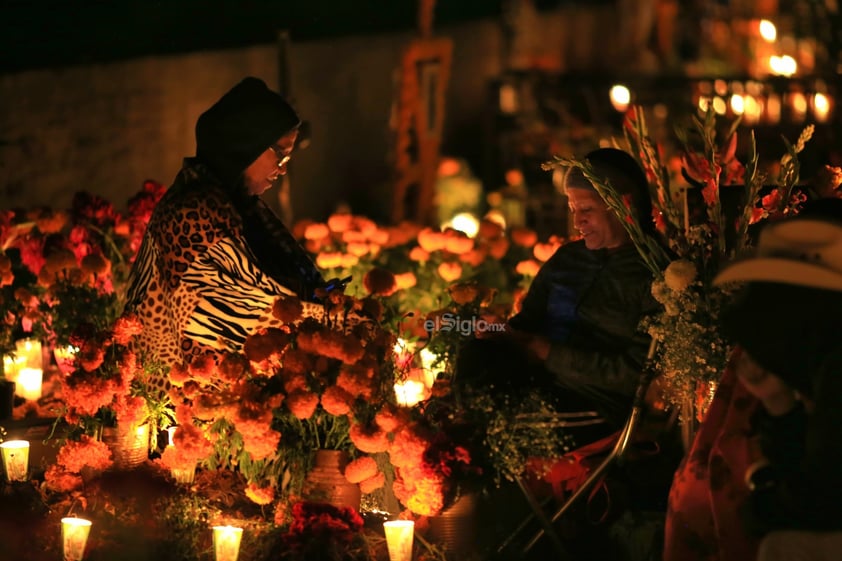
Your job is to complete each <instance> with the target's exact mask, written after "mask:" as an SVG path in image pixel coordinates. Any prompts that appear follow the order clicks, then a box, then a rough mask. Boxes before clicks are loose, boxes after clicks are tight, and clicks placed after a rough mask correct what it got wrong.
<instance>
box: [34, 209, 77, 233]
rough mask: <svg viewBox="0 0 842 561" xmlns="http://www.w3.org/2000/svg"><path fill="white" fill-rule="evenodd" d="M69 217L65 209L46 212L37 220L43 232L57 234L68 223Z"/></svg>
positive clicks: (39, 228)
mask: <svg viewBox="0 0 842 561" xmlns="http://www.w3.org/2000/svg"><path fill="white" fill-rule="evenodd" d="M68 220H69V218H68V216H67V213H66V212H65V211H63V210H59V211H50V212H45V213H43V214H42V215H41V216H39V217H38V218H37V220H36V221H35V223H36V225H37V226H38V230H39V231H40V232H41V233H42V234H47V235H49V234H57V233H59V232H61V230H62V228H64V227H65V226H66V225H67V222H68Z"/></svg>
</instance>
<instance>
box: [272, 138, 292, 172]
mask: <svg viewBox="0 0 842 561" xmlns="http://www.w3.org/2000/svg"><path fill="white" fill-rule="evenodd" d="M269 148H271V149H272V152H274V153H275V157H276V158H278V162H277V163H276V164H275V165H276V166H278V169H284V166H286V165H287V163H289V159H290V155H289V154H287V153H286V150H284V149H283V148H281V147H280V146H278V145H277V144H272V145H270V146H269Z"/></svg>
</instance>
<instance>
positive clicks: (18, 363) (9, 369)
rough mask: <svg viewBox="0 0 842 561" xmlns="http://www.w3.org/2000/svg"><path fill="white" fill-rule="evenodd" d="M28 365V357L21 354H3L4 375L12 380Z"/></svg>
mask: <svg viewBox="0 0 842 561" xmlns="http://www.w3.org/2000/svg"><path fill="white" fill-rule="evenodd" d="M24 366H26V357H25V356H19V355H14V354H12V355H3V375H4V376H5V377H6V379H7V380H9V381H10V382H14V381H15V380H17V378H18V371H19V370H20V369H21V368H23V367H24Z"/></svg>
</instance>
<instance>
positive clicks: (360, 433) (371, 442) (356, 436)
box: [348, 423, 389, 454]
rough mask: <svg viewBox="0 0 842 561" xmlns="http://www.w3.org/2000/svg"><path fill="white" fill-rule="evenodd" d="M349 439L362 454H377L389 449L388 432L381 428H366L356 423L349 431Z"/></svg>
mask: <svg viewBox="0 0 842 561" xmlns="http://www.w3.org/2000/svg"><path fill="white" fill-rule="evenodd" d="M348 437H349V438H350V439H351V442H353V443H354V446H356V447H357V448H358V449H359V450H360V451H361V452H365V453H367V454H376V453H377V452H385V451H386V450H388V449H389V436H388V434H387V433H386V431H384V430H381V429H380V428H379V427H374V428H366V427H365V426H363V425H361V424H359V423H354V424H352V425H351V428H350V429H349V430H348Z"/></svg>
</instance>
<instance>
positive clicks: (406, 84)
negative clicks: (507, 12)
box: [391, 0, 453, 223]
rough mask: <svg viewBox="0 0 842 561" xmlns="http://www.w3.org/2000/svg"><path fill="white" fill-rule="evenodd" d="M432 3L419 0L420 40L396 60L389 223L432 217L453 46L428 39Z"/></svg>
mask: <svg viewBox="0 0 842 561" xmlns="http://www.w3.org/2000/svg"><path fill="white" fill-rule="evenodd" d="M434 7H435V0H420V1H419V9H418V27H419V32H420V37H419V38H417V39H414V40H412V41H411V42H410V43H409V45H407V47H406V48H405V49H404V52H403V56H402V57H401V68H400V77H399V80H398V94H397V99H395V103H394V107H395V110H396V115H395V118H396V123H395V129H396V140H395V158H394V160H395V164H394V165H395V184H394V192H393V199H392V213H391V214H392V216H391V218H392V221H393V222H394V223H397V222H400V221H401V220H406V219H411V220H415V221H417V222H421V223H429V222H431V221H433V220H434V219H435V202H434V201H435V192H434V191H435V182H436V171H437V169H438V161H439V147H440V145H441V132H442V128H443V125H444V115H445V111H444V110H445V92H446V90H447V84H448V81H449V79H450V65H451V60H452V55H453V42H452V41H451V40H450V39H447V38H443V37H439V38H434V37H433V36H432V26H433V9H434Z"/></svg>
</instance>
